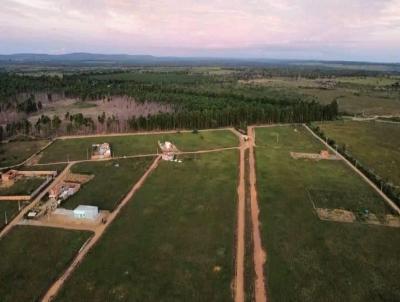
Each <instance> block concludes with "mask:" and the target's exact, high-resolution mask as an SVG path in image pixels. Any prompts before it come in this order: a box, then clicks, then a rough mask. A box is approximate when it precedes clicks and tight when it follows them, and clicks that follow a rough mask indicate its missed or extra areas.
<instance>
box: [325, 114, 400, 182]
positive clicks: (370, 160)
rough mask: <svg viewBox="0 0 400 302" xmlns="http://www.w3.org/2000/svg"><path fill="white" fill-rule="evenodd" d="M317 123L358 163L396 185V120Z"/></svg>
mask: <svg viewBox="0 0 400 302" xmlns="http://www.w3.org/2000/svg"><path fill="white" fill-rule="evenodd" d="M318 126H319V127H320V128H321V129H322V130H323V131H324V132H325V134H326V135H327V136H328V137H330V138H332V139H334V140H335V141H336V143H338V144H340V145H342V146H343V145H345V146H346V149H347V150H348V151H349V152H350V153H351V154H353V156H354V157H355V158H357V159H358V160H359V161H360V162H361V163H362V164H364V165H365V166H367V167H370V168H372V169H373V170H375V172H376V173H377V174H378V175H380V176H382V177H383V178H385V179H387V180H389V181H390V182H392V183H394V184H395V185H397V186H400V124H398V125H397V124H392V123H381V122H374V121H372V122H367V121H365V122H356V121H337V122H329V123H319V124H318ZM396 138H397V139H396Z"/></svg>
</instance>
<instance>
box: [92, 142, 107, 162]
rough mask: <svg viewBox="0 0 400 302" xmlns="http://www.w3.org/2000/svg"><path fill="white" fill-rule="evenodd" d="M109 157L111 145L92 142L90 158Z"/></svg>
mask: <svg viewBox="0 0 400 302" xmlns="http://www.w3.org/2000/svg"><path fill="white" fill-rule="evenodd" d="M110 157H111V147H110V144H109V143H102V144H93V145H92V155H91V159H104V158H110Z"/></svg>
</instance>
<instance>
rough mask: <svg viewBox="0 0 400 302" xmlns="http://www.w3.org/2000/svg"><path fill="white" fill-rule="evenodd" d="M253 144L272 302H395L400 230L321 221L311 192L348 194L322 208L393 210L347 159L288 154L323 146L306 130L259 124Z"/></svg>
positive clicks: (399, 275) (399, 272) (399, 270)
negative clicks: (353, 169)
mask: <svg viewBox="0 0 400 302" xmlns="http://www.w3.org/2000/svg"><path fill="white" fill-rule="evenodd" d="M277 135H278V136H279V143H278V144H277V143H276V136H277ZM256 144H257V147H256V163H257V188H258V198H259V204H260V222H261V233H262V241H263V245H264V247H265V249H266V252H267V262H266V266H265V276H266V278H267V287H268V289H267V292H268V295H269V301H272V302H273V301H328V302H329V301H398V300H399V299H400V287H399V283H398V280H399V278H400V260H399V257H398V255H399V253H400V243H399V242H400V232H399V229H396V228H389V227H384V226H372V225H366V224H361V223H359V222H355V223H339V222H330V221H321V220H319V219H318V217H317V216H316V214H315V212H314V211H313V206H312V203H311V200H310V196H309V191H310V190H315V191H323V192H324V196H325V197H328V198H329V196H337V195H335V194H334V192H337V193H338V195H339V196H343V195H340V194H343V193H345V194H347V195H346V196H347V197H348V198H349V199H346V200H342V202H340V198H339V199H338V198H334V199H332V202H331V199H328V200H323V199H322V201H323V206H326V207H329V208H335V207H343V208H351V209H358V208H359V207H362V209H367V210H369V211H370V212H373V213H376V214H384V213H388V212H390V211H389V209H388V208H387V206H386V205H385V204H384V202H383V200H381V199H380V198H379V197H378V196H377V195H376V193H375V192H374V191H372V189H371V188H370V187H369V186H368V185H367V184H366V183H365V182H364V181H363V180H362V179H361V178H360V177H359V176H357V174H355V172H353V171H352V170H350V168H348V167H347V166H346V165H345V164H344V163H343V162H340V161H318V162H316V161H310V160H295V159H292V158H291V157H290V155H289V152H290V151H297V152H319V151H320V150H321V149H323V146H322V145H321V144H320V143H319V142H318V141H317V140H316V139H315V138H313V137H312V136H311V135H310V134H309V133H308V132H305V130H304V129H303V128H301V127H300V128H299V129H298V131H297V132H295V131H294V128H293V127H275V128H259V129H257V130H256ZM328 193H329V194H328ZM330 194H331V195H330Z"/></svg>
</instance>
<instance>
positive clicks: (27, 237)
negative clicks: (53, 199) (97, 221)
mask: <svg viewBox="0 0 400 302" xmlns="http://www.w3.org/2000/svg"><path fill="white" fill-rule="evenodd" d="M89 236H90V233H89V232H78V231H67V230H62V229H52V228H42V227H27V226H17V227H15V228H13V229H12V230H11V232H10V233H9V234H7V236H5V237H4V238H2V239H1V240H0V254H1V257H0V301H2V302H8V301H9V302H15V301H39V299H40V297H41V296H42V295H44V293H45V292H46V290H47V288H48V287H49V286H50V285H51V283H52V282H53V281H54V280H55V279H56V278H57V277H58V275H59V274H61V272H62V271H63V270H64V269H65V268H66V266H67V264H68V263H69V262H70V261H72V259H73V257H74V255H75V253H76V252H77V251H78V250H79V248H80V247H81V246H82V245H83V243H84V242H85V241H86V240H87V239H88V238H89Z"/></svg>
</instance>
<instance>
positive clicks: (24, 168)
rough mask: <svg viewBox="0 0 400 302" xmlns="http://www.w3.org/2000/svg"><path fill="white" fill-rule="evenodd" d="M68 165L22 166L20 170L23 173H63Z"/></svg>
mask: <svg viewBox="0 0 400 302" xmlns="http://www.w3.org/2000/svg"><path fill="white" fill-rule="evenodd" d="M66 166H67V164H49V165H34V166H21V167H20V168H18V169H19V170H21V171H57V173H61V172H62V171H63V170H64V169H65V167H66Z"/></svg>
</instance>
